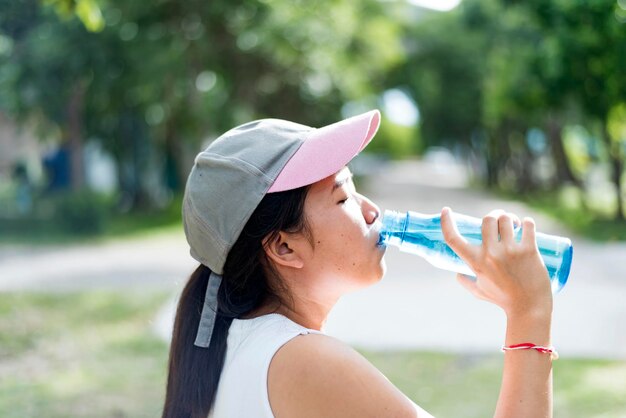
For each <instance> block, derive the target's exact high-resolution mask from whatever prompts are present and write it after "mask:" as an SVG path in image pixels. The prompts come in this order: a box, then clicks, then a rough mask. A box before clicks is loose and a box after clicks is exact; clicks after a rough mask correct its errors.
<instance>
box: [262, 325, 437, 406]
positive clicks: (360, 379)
mask: <svg viewBox="0 0 626 418" xmlns="http://www.w3.org/2000/svg"><path fill="white" fill-rule="evenodd" d="M416 378H417V377H416ZM268 394H269V399H270V405H271V407H272V411H273V413H274V416H275V417H276V418H289V417H301V418H308V417H316V418H317V417H328V418H332V417H344V418H347V417H359V418H367V417H389V418H424V417H431V416H430V415H429V414H428V413H426V412H425V411H424V410H422V409H421V408H419V407H418V406H417V405H415V404H414V403H413V402H412V401H411V400H410V399H409V398H407V397H406V396H405V395H404V394H403V393H402V392H401V391H400V390H399V389H398V388H396V387H395V386H394V385H393V384H392V383H391V382H390V381H389V380H388V379H387V378H386V377H385V376H384V375H383V374H382V373H381V372H380V371H379V370H378V369H376V368H375V367H374V366H373V365H372V364H371V363H370V362H368V361H367V360H366V359H365V358H364V357H363V356H362V355H361V354H359V353H358V352H357V351H355V350H354V349H352V348H351V347H350V346H348V345H347V344H345V343H343V342H341V341H339V340H337V339H335V338H332V337H329V336H327V335H319V334H308V335H301V336H298V337H296V338H293V339H292V340H290V341H289V342H287V343H286V344H285V345H283V346H282V347H281V348H280V349H279V350H278V351H277V352H276V354H275V355H274V358H273V359H272V362H271V364H270V368H269V371H268Z"/></svg>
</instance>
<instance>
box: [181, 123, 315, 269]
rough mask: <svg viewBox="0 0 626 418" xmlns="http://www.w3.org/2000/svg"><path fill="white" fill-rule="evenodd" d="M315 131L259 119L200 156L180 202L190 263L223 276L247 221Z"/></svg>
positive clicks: (225, 136)
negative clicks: (226, 264)
mask: <svg viewBox="0 0 626 418" xmlns="http://www.w3.org/2000/svg"><path fill="white" fill-rule="evenodd" d="M313 131H315V129H314V128H311V127H308V126H305V125H300V124H297V123H293V122H289V121H285V120H280V119H262V120H257V121H253V122H249V123H246V124H244V125H241V126H238V127H236V128H234V129H231V130H230V131H228V132H226V133H225V134H223V135H222V136H220V137H219V138H217V139H216V140H215V141H213V142H212V143H211V144H210V145H209V146H208V147H207V148H206V149H205V150H204V151H203V152H201V153H200V154H198V156H197V157H196V159H195V162H194V166H193V168H192V169H191V173H190V174H189V178H188V179H187V185H186V188H185V195H184V198H183V226H184V229H185V234H186V236H187V241H188V242H189V245H190V247H191V251H190V253H191V256H192V257H193V258H194V259H196V260H197V261H199V262H200V263H202V264H204V265H206V266H207V267H209V268H210V269H211V270H212V271H213V272H215V273H217V274H222V273H223V269H224V263H225V262H226V257H227V255H228V252H229V251H230V249H231V248H232V246H233V245H234V243H235V242H236V241H237V238H238V237H239V234H240V233H241V231H242V230H243V227H244V226H245V224H246V223H247V221H248V219H249V218H250V216H251V215H252V213H253V212H254V210H255V209H256V207H257V206H258V205H259V203H260V202H261V200H262V199H263V196H265V194H266V193H267V191H268V189H269V188H270V187H271V186H272V184H273V183H274V181H275V180H276V178H277V177H278V175H279V174H280V172H281V170H282V169H283V167H284V166H285V165H286V164H287V162H288V161H289V159H290V158H291V157H292V156H293V155H294V154H295V153H296V151H298V149H299V148H300V146H302V144H303V143H304V141H305V140H306V139H307V137H308V136H309V135H310V134H311V132H313Z"/></svg>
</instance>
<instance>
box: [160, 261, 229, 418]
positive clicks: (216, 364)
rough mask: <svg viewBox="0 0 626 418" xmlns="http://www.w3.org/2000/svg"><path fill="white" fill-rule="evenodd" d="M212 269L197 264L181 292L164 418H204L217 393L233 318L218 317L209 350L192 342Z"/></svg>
mask: <svg viewBox="0 0 626 418" xmlns="http://www.w3.org/2000/svg"><path fill="white" fill-rule="evenodd" d="M210 275H211V270H210V269H209V268H208V267H206V266H204V265H202V264H201V265H200V266H199V267H198V268H197V269H196V270H195V271H194V272H193V273H192V275H191V277H190V278H189V281H188V282H187V285H186V286H185V288H184V289H183V292H182V294H181V296H180V301H179V303H178V309H177V311H176V319H175V320H174V331H173V334H172V344H171V348H170V359H169V374H168V378H167V391H166V397H165V406H164V408H163V418H206V417H207V416H208V415H209V411H210V408H211V406H212V405H213V402H214V401H215V394H216V392H217V385H218V383H219V379H220V374H221V372H222V368H223V367H224V359H225V357H226V338H227V336H228V328H229V327H230V324H231V323H232V321H233V318H228V317H225V316H223V315H219V314H218V315H217V317H216V318H215V328H214V329H213V336H212V338H211V345H210V346H209V347H208V348H201V347H196V346H195V345H194V340H195V339H196V333H197V331H198V324H199V323H200V313H201V312H202V305H203V304H204V295H205V293H206V288H207V284H208V281H209V276H210Z"/></svg>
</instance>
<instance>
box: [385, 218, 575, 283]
mask: <svg viewBox="0 0 626 418" xmlns="http://www.w3.org/2000/svg"><path fill="white" fill-rule="evenodd" d="M453 220H454V221H455V223H456V226H457V228H458V230H459V233H460V234H461V235H462V236H463V237H464V238H465V239H466V240H467V241H468V242H469V243H470V244H480V243H481V242H482V230H481V225H482V220H481V219H479V218H474V217H471V216H467V215H461V214H458V213H455V214H454V215H453ZM514 232H515V240H516V241H518V242H519V241H520V240H521V238H522V228H521V227H519V226H517V227H515V228H514ZM536 238H537V246H538V247H539V253H540V254H541V257H542V258H543V261H544V263H545V265H546V268H547V269H548V275H549V276H550V282H551V286H552V293H557V292H558V291H559V290H561V289H562V288H563V286H565V283H566V282H567V278H568V276H569V271H570V266H571V264H572V254H573V247H572V242H571V241H570V240H569V239H568V238H564V237H559V236H555V235H547V234H542V233H540V232H537V233H536ZM378 244H379V245H392V246H396V247H398V248H400V250H401V251H405V252H409V253H412V254H417V255H419V256H421V257H423V258H425V259H426V260H427V261H428V262H429V263H431V264H432V265H434V266H435V267H439V268H441V269H444V270H450V271H454V272H458V273H463V274H466V275H468V276H476V275H475V274H474V272H473V271H472V270H471V269H470V268H469V267H468V266H467V264H465V263H464V262H463V260H461V259H460V258H459V256H458V255H456V253H455V252H454V251H452V249H451V248H450V247H449V246H448V245H447V244H446V242H445V240H444V238H443V233H442V231H441V215H440V214H435V215H424V214H421V213H417V212H411V211H409V212H406V213H401V212H395V211H390V210H386V211H385V212H384V215H383V219H382V229H381V231H380V237H379V240H378Z"/></svg>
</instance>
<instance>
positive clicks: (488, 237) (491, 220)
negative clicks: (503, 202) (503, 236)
mask: <svg viewBox="0 0 626 418" xmlns="http://www.w3.org/2000/svg"><path fill="white" fill-rule="evenodd" d="M502 213H504V211H503V210H501V209H497V210H493V211H491V212H489V213H488V214H487V215H486V216H485V217H484V218H483V223H482V225H481V233H482V237H483V247H490V246H492V245H495V244H497V243H498V217H499V216H500V215H501V214H502Z"/></svg>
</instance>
